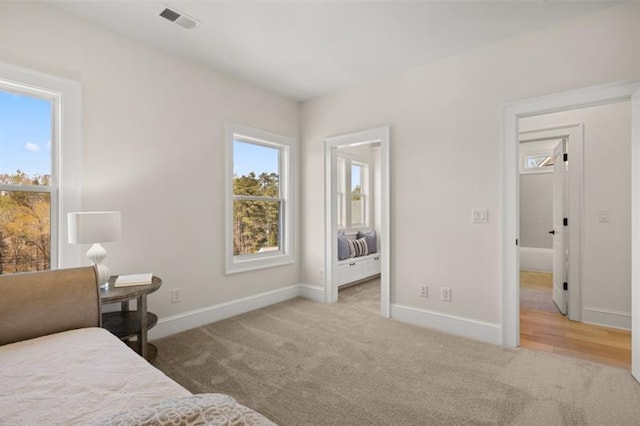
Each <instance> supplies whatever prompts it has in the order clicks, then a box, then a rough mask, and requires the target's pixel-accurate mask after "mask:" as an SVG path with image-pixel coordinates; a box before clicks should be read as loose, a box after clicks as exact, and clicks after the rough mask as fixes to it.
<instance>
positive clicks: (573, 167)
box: [516, 123, 584, 345]
mask: <svg viewBox="0 0 640 426" xmlns="http://www.w3.org/2000/svg"><path fill="white" fill-rule="evenodd" d="M551 139H566V140H567V144H568V146H569V175H568V176H567V178H568V180H569V204H568V206H567V217H568V218H569V269H568V270H567V277H568V279H567V281H568V282H569V290H568V296H569V309H568V313H567V317H568V318H569V319H570V320H572V321H582V292H581V289H582V230H583V229H584V215H583V214H582V213H583V209H584V124H582V123H577V124H568V125H566V126H561V127H553V128H545V129H534V130H527V131H524V132H519V139H518V143H519V144H521V143H527V142H536V141H544V140H551ZM519 154H520V145H518V153H517V155H518V158H519V157H520V155H519ZM575 159H577V161H576V160H575ZM517 187H518V197H519V196H520V195H519V192H520V173H518V183H517ZM518 199H519V198H518ZM519 229H520V204H519V202H518V233H519ZM518 247H519V246H518ZM518 251H519V249H518ZM519 271H520V253H519V252H518V272H519ZM516 285H517V286H518V289H519V288H520V275H519V274H518V282H517V283H516ZM518 292H519V290H518ZM519 300H520V294H518V304H519ZM519 309H520V308H518V322H519V321H520V311H519ZM518 339H519V332H518ZM519 344H520V342H519V340H518V345H519Z"/></svg>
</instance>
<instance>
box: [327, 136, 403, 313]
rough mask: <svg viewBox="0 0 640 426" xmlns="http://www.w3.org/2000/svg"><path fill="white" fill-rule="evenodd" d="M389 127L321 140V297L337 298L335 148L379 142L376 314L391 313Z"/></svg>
mask: <svg viewBox="0 0 640 426" xmlns="http://www.w3.org/2000/svg"><path fill="white" fill-rule="evenodd" d="M389 133H390V130H389V126H384V127H378V128H374V129H369V130H362V131H358V132H353V133H348V134H343V135H337V136H331V137H328V138H326V139H325V149H324V151H325V170H324V174H325V256H324V271H325V273H324V300H325V302H326V303H334V302H337V301H338V285H337V283H336V279H335V271H336V269H337V265H338V239H337V233H338V226H337V213H336V209H335V208H334V206H336V205H337V194H336V192H337V179H336V168H337V167H336V163H337V157H336V154H337V153H336V150H337V148H338V147H346V146H358V145H366V144H370V143H375V142H380V175H381V188H380V191H381V194H380V196H381V212H380V238H379V240H378V241H379V252H380V258H381V259H380V261H381V265H380V314H381V315H382V316H383V317H384V318H390V315H391V267H390V265H391V262H390V257H391V239H390V236H391V232H390V218H389V212H390V206H389V205H390V201H391V198H390V192H389V191H390V189H389V188H390V182H389V164H390V162H389V141H390V137H389Z"/></svg>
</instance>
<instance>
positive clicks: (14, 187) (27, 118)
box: [0, 85, 58, 274]
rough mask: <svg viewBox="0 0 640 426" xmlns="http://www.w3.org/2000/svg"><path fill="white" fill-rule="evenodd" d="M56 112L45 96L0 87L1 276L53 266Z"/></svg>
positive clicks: (53, 101) (54, 102)
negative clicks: (52, 224)
mask: <svg viewBox="0 0 640 426" xmlns="http://www.w3.org/2000/svg"><path fill="white" fill-rule="evenodd" d="M57 109H58V104H57V102H56V101H55V99H54V98H52V97H49V96H47V95H46V94H43V93H38V92H31V91H29V90H28V89H25V88H23V90H20V91H18V90H16V89H15V88H10V87H6V86H5V85H0V274H6V273H13V272H29V271H41V270H47V269H50V268H51V262H52V255H54V254H55V251H54V250H52V243H55V235H54V238H53V239H52V232H51V222H52V220H51V219H52V213H55V209H52V208H51V207H52V202H53V204H54V206H55V204H56V198H57V186H56V182H57V179H56V176H55V174H54V171H55V169H54V167H53V164H54V162H55V161H54V160H55V156H54V155H53V153H54V152H55V146H57V141H56V135H57V132H56V131H55V130H56V126H57V123H56V121H55V119H54V117H55V116H57ZM52 147H53V148H54V149H52ZM53 260H54V262H55V259H53Z"/></svg>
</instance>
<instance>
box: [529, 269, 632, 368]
mask: <svg viewBox="0 0 640 426" xmlns="http://www.w3.org/2000/svg"><path fill="white" fill-rule="evenodd" d="M552 285H553V283H552V275H551V274H549V273H542V272H529V271H522V272H521V273H520V288H521V289H522V288H528V289H537V290H540V289H548V290H549V298H551V288H552ZM552 303H553V302H552ZM520 346H521V347H523V348H528V349H533V350H539V351H545V352H553V353H557V354H562V355H567V356H572V357H576V358H584V359H588V360H591V361H596V362H602V363H605V364H609V365H613V366H616V367H622V368H626V369H631V333H630V332H629V331H624V330H618V329H615V328H609V327H600V326H597V325H592V324H585V323H581V322H576V321H570V320H569V319H567V317H565V316H564V315H562V314H560V313H551V312H546V311H541V310H535V309H528V308H523V307H522V305H521V308H520Z"/></svg>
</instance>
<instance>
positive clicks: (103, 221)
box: [68, 212, 122, 244]
mask: <svg viewBox="0 0 640 426" xmlns="http://www.w3.org/2000/svg"><path fill="white" fill-rule="evenodd" d="M68 219H69V243H70V244H84V243H106V242H109V241H117V240H119V239H120V238H121V237H122V223H121V218H120V212H76V213H69V215H68Z"/></svg>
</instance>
